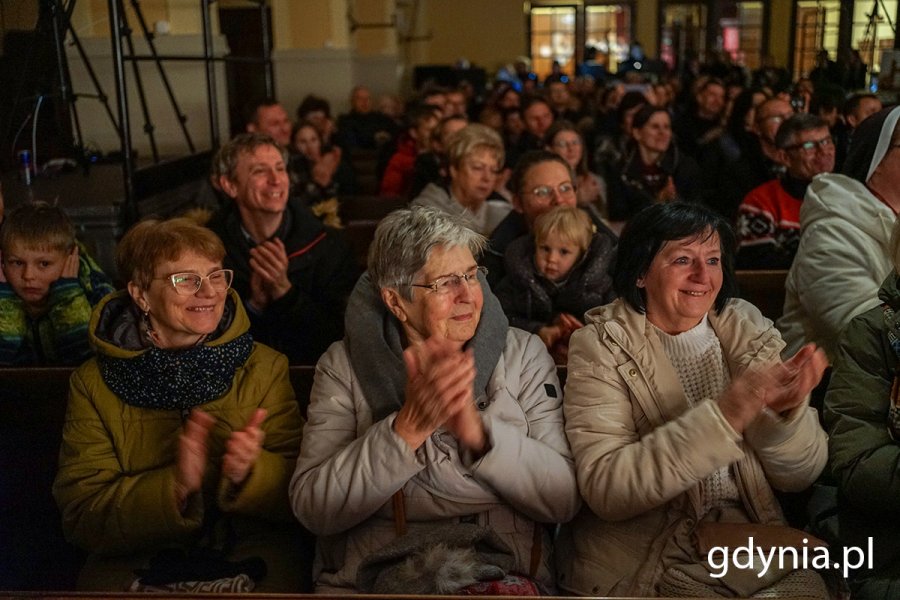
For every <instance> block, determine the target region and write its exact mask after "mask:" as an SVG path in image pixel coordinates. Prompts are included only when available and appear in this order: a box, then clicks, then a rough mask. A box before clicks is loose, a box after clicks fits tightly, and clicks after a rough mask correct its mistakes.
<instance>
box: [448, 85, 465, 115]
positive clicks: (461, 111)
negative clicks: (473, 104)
mask: <svg viewBox="0 0 900 600" xmlns="http://www.w3.org/2000/svg"><path fill="white" fill-rule="evenodd" d="M451 116H456V117H463V118H466V119H468V118H469V106H468V99H467V98H466V92H465V91H464V90H463V89H462V88H458V87H457V88H452V89H449V90H447V92H446V93H445V94H444V117H445V118H446V117H451Z"/></svg>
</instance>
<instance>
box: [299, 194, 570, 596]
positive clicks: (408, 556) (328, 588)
mask: <svg viewBox="0 0 900 600" xmlns="http://www.w3.org/2000/svg"><path fill="white" fill-rule="evenodd" d="M483 244H484V238H483V237H482V236H480V235H478V234H477V233H475V232H473V231H472V230H470V229H468V228H467V227H465V225H464V224H463V223H462V222H461V221H459V220H458V219H456V218H455V217H453V216H451V215H448V214H446V213H443V212H441V211H438V210H436V209H432V208H427V207H413V208H411V209H403V210H399V211H395V212H394V213H391V214H390V215H388V216H387V217H385V218H384V219H383V220H382V221H381V223H380V224H379V225H378V229H377V230H376V232H375V239H374V241H373V242H372V248H371V250H370V252H369V270H368V272H367V273H366V274H364V275H363V276H362V278H360V280H359V283H358V284H357V286H356V289H355V290H354V292H353V296H352V297H351V300H350V308H349V309H348V311H347V327H346V332H347V333H346V336H345V338H344V340H343V341H342V342H340V343H338V344H334V345H333V346H331V348H329V350H328V352H327V353H326V354H325V355H324V356H323V357H322V359H321V360H320V361H319V364H318V367H317V376H316V380H315V382H314V384H313V389H312V393H311V397H310V405H309V422H308V424H307V426H306V429H305V431H304V436H303V444H302V445H301V449H300V457H299V459H298V461H297V467H296V470H295V472H294V477H293V479H292V481H291V489H290V497H291V501H292V503H293V507H294V513H295V514H296V515H297V517H298V518H299V519H300V522H301V523H303V524H304V525H305V526H307V527H309V529H310V530H311V531H313V532H314V533H315V534H316V535H318V536H319V537H318V543H317V545H316V552H317V560H316V562H315V567H314V573H313V577H314V578H315V581H316V591H317V592H319V593H347V592H367V593H381V594H389V595H396V594H402V593H408V594H415V595H421V594H436V593H443V594H453V593H460V594H465V593H474V594H497V595H537V594H540V593H541V592H549V593H553V591H554V590H555V589H556V587H555V586H556V579H555V576H554V572H553V569H552V564H551V563H552V560H551V558H550V557H551V556H552V541H551V536H550V535H549V531H548V529H547V528H545V527H544V526H543V525H542V523H557V522H565V521H567V520H569V519H571V518H572V516H573V515H574V514H575V512H576V511H577V510H578V506H579V504H580V499H579V497H578V492H577V485H576V481H575V476H574V472H573V468H572V461H571V457H570V454H569V448H568V444H567V442H566V438H565V435H564V433H563V420H562V411H561V400H562V390H561V389H560V386H559V382H558V381H557V378H556V369H555V367H554V365H553V361H552V360H551V359H550V356H549V355H548V354H547V351H546V350H545V349H544V345H543V344H542V343H541V341H540V340H539V339H538V338H537V337H536V336H533V335H531V334H529V333H526V332H524V331H522V330H520V329H516V328H515V327H509V326H508V325H507V320H506V317H505V316H504V315H503V311H502V310H501V308H500V304H499V302H497V299H496V298H495V297H494V295H493V293H492V292H491V291H490V289H489V288H488V287H487V285H486V283H485V282H484V277H483V274H482V272H481V270H482V268H481V267H478V266H477V265H476V262H475V257H476V255H477V254H478V252H479V251H480V250H481V248H482V246H483ZM426 557H430V558H426ZM447 561H452V562H453V564H454V565H455V566H456V567H458V570H457V572H456V577H454V578H453V580H452V581H448V578H447V577H446V576H442V574H441V573H440V571H442V566H443V565H444V563H445V562H447ZM426 562H427V563H428V564H426ZM404 564H405V565H406V566H404Z"/></svg>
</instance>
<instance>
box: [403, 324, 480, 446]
mask: <svg viewBox="0 0 900 600" xmlns="http://www.w3.org/2000/svg"><path fill="white" fill-rule="evenodd" d="M403 362H404V363H405V365H406V396H405V399H404V401H403V406H402V407H401V408H400V411H399V412H398V413H397V417H396V419H394V431H395V432H396V433H397V435H399V436H400V437H401V438H402V439H403V440H404V441H405V442H406V443H407V444H408V445H409V447H410V448H412V449H413V450H417V449H418V448H419V447H421V446H422V444H424V443H425V440H426V439H428V437H429V436H430V435H431V434H432V433H434V432H435V431H436V430H437V429H438V428H440V427H444V428H445V429H446V430H447V431H449V432H450V434H451V435H453V436H454V437H455V438H456V439H457V440H459V443H460V445H461V446H462V447H463V448H465V449H468V450H470V451H472V452H473V453H474V454H476V455H481V454H484V453H485V452H486V451H487V450H488V448H487V446H488V440H487V434H486V433H485V430H484V423H483V422H482V420H481V415H480V414H479V413H478V409H477V408H476V407H475V398H474V392H473V387H472V386H473V384H474V382H475V373H476V369H475V358H474V355H473V354H472V351H471V350H461V349H459V348H458V347H456V346H455V345H454V344H452V343H451V342H449V341H448V340H446V339H442V338H439V337H437V336H432V337H430V338H428V339H427V340H425V341H424V342H420V343H417V344H412V345H411V346H410V347H409V348H407V349H406V350H405V351H404V352H403Z"/></svg>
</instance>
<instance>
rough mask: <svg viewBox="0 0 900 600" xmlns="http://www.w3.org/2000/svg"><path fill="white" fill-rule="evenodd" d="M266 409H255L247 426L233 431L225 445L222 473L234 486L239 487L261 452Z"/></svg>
mask: <svg viewBox="0 0 900 600" xmlns="http://www.w3.org/2000/svg"><path fill="white" fill-rule="evenodd" d="M266 414H267V412H266V409H264V408H257V409H256V410H255V411H254V412H253V415H252V416H251V417H250V420H249V421H248V422H247V425H246V426H245V427H244V428H243V429H241V430H240V431H235V432H234V433H232V434H231V437H229V438H228V441H227V442H226V443H225V456H224V457H223V458H222V473H223V474H224V475H225V477H226V478H227V479H228V480H229V481H230V482H231V483H233V484H234V485H241V484H242V483H243V482H244V480H245V479H247V476H248V475H250V472H251V471H252V470H253V465H254V464H256V460H257V459H258V458H259V455H260V452H262V445H263V442H264V441H265V439H266V432H265V431H263V430H262V429H260V426H261V425H262V423H263V421H264V420H265V419H266Z"/></svg>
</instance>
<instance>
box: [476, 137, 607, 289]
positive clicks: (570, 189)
mask: <svg viewBox="0 0 900 600" xmlns="http://www.w3.org/2000/svg"><path fill="white" fill-rule="evenodd" d="M509 187H510V191H511V192H512V207H513V210H511V211H510V212H509V214H507V215H506V218H504V219H503V220H502V221H501V222H500V224H499V225H497V227H496V228H495V229H494V232H493V233H491V236H490V237H489V238H488V246H487V248H486V249H485V252H484V255H483V256H482V257H481V264H483V265H484V266H485V267H487V269H488V275H487V279H488V282H490V284H491V285H492V286H496V285H497V284H498V283H500V280H502V279H503V276H504V275H505V274H506V267H505V264H504V255H505V254H506V249H507V248H508V247H509V245H510V244H511V243H512V242H514V241H515V240H517V239H519V238H520V237H522V236H528V235H529V234H530V232H531V230H532V227H533V225H534V221H535V219H537V218H538V217H539V216H540V215H542V214H544V213H545V212H547V211H548V210H550V209H551V208H553V207H555V206H575V205H576V202H577V191H576V187H575V173H574V172H573V171H572V168H571V167H570V166H569V163H567V162H566V159H564V158H563V157H562V156H560V155H559V154H555V153H553V152H548V151H547V150H534V151H531V152H528V153H526V154H524V155H523V156H522V157H521V158H520V159H519V162H518V163H516V168H515V169H514V170H513V172H512V175H511V176H510V178H509ZM591 220H592V221H593V222H594V227H595V228H596V229H597V233H596V235H598V236H606V237H609V238H610V239H611V240H613V243H614V241H615V239H616V234H615V233H613V232H612V230H611V229H610V228H609V227H607V226H606V225H605V224H604V223H603V221H602V220H601V219H600V218H599V217H597V215H596V214H592V215H591Z"/></svg>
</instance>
